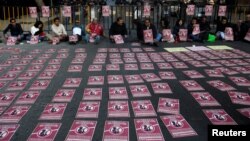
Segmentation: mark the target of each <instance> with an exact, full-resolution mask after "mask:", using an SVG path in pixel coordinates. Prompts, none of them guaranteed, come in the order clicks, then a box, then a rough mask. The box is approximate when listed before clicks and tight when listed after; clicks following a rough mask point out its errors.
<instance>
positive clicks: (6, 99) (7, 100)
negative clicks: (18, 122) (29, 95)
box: [0, 93, 17, 106]
mask: <svg viewBox="0 0 250 141" xmlns="http://www.w3.org/2000/svg"><path fill="white" fill-rule="evenodd" d="M16 96H17V93H0V106H9V105H10V104H11V103H12V102H13V100H14V99H15V98H16Z"/></svg>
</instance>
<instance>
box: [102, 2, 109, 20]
mask: <svg viewBox="0 0 250 141" xmlns="http://www.w3.org/2000/svg"><path fill="white" fill-rule="evenodd" d="M110 13H111V10H110V6H109V5H103V6H102V16H103V17H108V16H110Z"/></svg>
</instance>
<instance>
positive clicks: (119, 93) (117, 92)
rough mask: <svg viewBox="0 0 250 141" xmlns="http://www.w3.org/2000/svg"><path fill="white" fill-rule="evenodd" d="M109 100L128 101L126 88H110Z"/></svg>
mask: <svg viewBox="0 0 250 141" xmlns="http://www.w3.org/2000/svg"><path fill="white" fill-rule="evenodd" d="M109 99H128V92H127V89H126V87H109Z"/></svg>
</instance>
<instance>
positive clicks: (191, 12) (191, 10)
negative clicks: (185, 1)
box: [186, 5, 195, 16]
mask: <svg viewBox="0 0 250 141" xmlns="http://www.w3.org/2000/svg"><path fill="white" fill-rule="evenodd" d="M194 12H195V5H187V9H186V13H187V15H188V16H193V15H194Z"/></svg>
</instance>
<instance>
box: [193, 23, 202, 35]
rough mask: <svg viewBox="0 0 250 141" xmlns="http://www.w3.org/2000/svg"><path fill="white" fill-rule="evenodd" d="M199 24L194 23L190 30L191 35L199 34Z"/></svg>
mask: <svg viewBox="0 0 250 141" xmlns="http://www.w3.org/2000/svg"><path fill="white" fill-rule="evenodd" d="M200 32H201V31H200V25H199V24H195V25H194V27H193V32H192V34H193V35H198V34H200Z"/></svg>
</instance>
